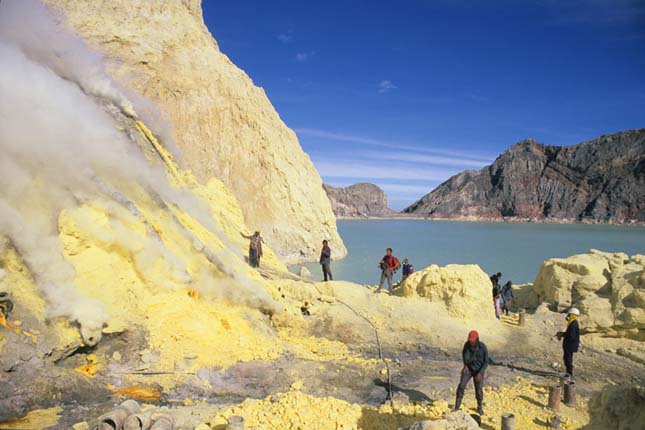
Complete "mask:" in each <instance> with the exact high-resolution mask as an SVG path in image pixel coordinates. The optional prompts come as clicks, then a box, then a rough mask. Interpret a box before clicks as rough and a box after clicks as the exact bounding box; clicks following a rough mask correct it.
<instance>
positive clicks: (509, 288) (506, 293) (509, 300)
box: [501, 281, 515, 316]
mask: <svg viewBox="0 0 645 430" xmlns="http://www.w3.org/2000/svg"><path fill="white" fill-rule="evenodd" d="M501 295H502V311H504V313H505V314H506V315H507V316H508V314H509V313H510V312H511V307H512V306H513V300H514V299H515V296H514V295H513V283H512V282H511V281H508V282H507V283H505V284H504V286H503V287H502V291H501Z"/></svg>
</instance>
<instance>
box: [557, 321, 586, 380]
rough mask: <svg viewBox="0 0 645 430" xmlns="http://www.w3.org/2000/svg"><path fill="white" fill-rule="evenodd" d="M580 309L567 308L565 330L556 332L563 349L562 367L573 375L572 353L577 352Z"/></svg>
mask: <svg viewBox="0 0 645 430" xmlns="http://www.w3.org/2000/svg"><path fill="white" fill-rule="evenodd" d="M578 316H580V311H579V310H578V309H576V308H571V309H569V312H568V314H567V330H566V331H559V332H557V333H556V336H557V337H558V339H562V349H563V351H564V357H563V359H564V367H565V368H566V369H567V373H568V374H569V375H570V376H571V377H573V353H574V352H578V348H579V347H580V327H579V326H578Z"/></svg>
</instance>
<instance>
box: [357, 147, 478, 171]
mask: <svg viewBox="0 0 645 430" xmlns="http://www.w3.org/2000/svg"><path fill="white" fill-rule="evenodd" d="M361 155H363V156H365V157H368V158H374V159H385V160H390V161H403V162H407V163H413V164H435V165H441V166H461V167H472V168H478V169H479V168H482V167H484V166H487V165H488V164H490V161H485V160H468V159H465V158H463V157H448V156H437V155H424V154H414V153H410V152H391V151H389V152H383V151H380V152H379V151H366V152H362V153H361Z"/></svg>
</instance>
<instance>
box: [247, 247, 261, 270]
mask: <svg viewBox="0 0 645 430" xmlns="http://www.w3.org/2000/svg"><path fill="white" fill-rule="evenodd" d="M249 264H250V265H251V267H260V256H259V255H258V253H257V252H255V251H254V250H249Z"/></svg>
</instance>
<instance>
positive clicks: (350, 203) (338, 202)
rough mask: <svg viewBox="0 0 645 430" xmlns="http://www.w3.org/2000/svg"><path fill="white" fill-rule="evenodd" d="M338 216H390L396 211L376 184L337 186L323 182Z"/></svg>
mask: <svg viewBox="0 0 645 430" xmlns="http://www.w3.org/2000/svg"><path fill="white" fill-rule="evenodd" d="M323 187H324V189H325V192H326V193H327V196H328V197H329V200H330V201H331V207H332V210H333V211H334V215H336V216H338V217H366V216H389V215H394V214H395V212H394V211H393V210H392V209H390V208H389V207H388V206H387V196H386V195H385V192H384V191H383V190H382V189H381V188H379V187H378V186H376V185H374V184H368V183H365V182H361V183H358V184H354V185H350V186H349V187H344V188H336V187H332V186H331V185H327V184H323Z"/></svg>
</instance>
